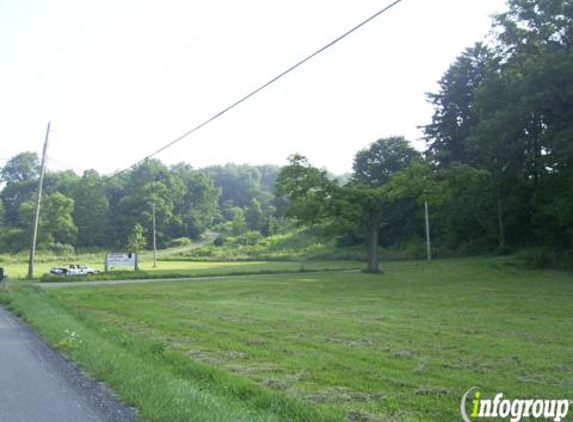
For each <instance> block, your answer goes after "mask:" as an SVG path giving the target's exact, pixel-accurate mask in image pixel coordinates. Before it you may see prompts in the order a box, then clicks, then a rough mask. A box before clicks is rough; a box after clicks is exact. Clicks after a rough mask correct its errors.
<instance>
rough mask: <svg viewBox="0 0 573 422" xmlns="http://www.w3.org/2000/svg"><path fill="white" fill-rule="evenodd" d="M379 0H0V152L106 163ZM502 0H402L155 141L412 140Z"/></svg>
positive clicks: (151, 141) (121, 163) (212, 145)
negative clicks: (430, 97) (444, 81)
mask: <svg viewBox="0 0 573 422" xmlns="http://www.w3.org/2000/svg"><path fill="white" fill-rule="evenodd" d="M390 3H391V1H389V0H361V1H357V0H313V1H307V0H306V1H305V0H290V1H288V2H285V1H281V2H278V1H269V0H244V1H241V2H238V1H236V0H235V1H233V0H211V1H189V0H162V1H149V0H98V1H78V0H71V1H67V0H2V1H0V54H1V57H2V59H1V62H0V63H1V65H0V166H2V165H3V164H4V163H5V162H6V160H7V159H9V158H10V157H12V156H14V155H15V154H17V153H19V152H22V151H36V152H38V153H40V152H41V149H42V144H43V140H44V135H45V130H46V125H47V122H48V121H49V120H50V121H51V122H52V131H51V132H50V146H49V150H48V156H49V161H48V168H49V169H50V170H64V169H73V170H75V171H77V172H81V171H83V170H85V169H88V168H93V169H96V170H98V171H100V172H102V173H106V174H109V173H112V172H114V171H117V170H121V169H123V168H126V167H128V166H130V165H131V164H133V163H135V162H137V161H139V160H140V159H142V158H144V157H145V156H147V155H149V154H150V153H152V152H154V151H156V150H157V149H159V148H161V147H162V146H164V145H165V144H167V143H169V142H170V141H172V140H174V139H175V138H177V137H178V136H180V135H181V134H183V133H185V132H187V131H188V130H190V129H191V128H193V127H195V126H196V125H198V124H199V123H201V122H203V121H204V120H206V119H208V118H209V117H211V116H212V115H214V114H216V113H218V112H219V111H221V110H222V109H224V108H225V107H227V106H228V105H230V104H232V103H233V102H234V101H236V100H238V99H239V98H241V97H242V96H243V95H245V94H247V93H249V92H251V91H252V90H254V89H255V88H257V87H258V86H260V85H262V84H263V83H265V82H266V81H268V80H269V79H271V78H272V77H274V76H276V75H277V74H279V73H280V72H282V71H283V70H285V69H286V68H288V67H289V66H291V65H292V64H294V63H296V62H297V61H299V60H301V59H302V58H304V57H305V56H307V55H309V54H310V53H312V52H314V51H315V50H317V49H318V48H320V47H322V46H323V45H325V44H326V43H328V42H330V41H331V40H332V39H334V38H336V37H337V36H339V35H341V34H342V33H343V32H345V31H346V30H348V29H350V28H351V27H353V26H354V25H356V24H358V23H359V22H361V21H362V20H364V19H365V18H367V17H369V16H370V15H372V14H374V13H375V12H377V11H378V10H380V9H382V8H383V7H385V6H386V5H389V4H390ZM505 9H506V6H505V2H504V0H432V1H429V0H403V1H402V2H401V3H400V4H398V5H397V6H395V7H394V8H392V9H391V10H389V11H388V12H387V13H384V14H383V15H381V16H380V17H378V18H377V19H375V20H373V21H372V22H370V23H369V24H368V25H366V26H364V27H363V28H361V29H360V30H359V31H357V32H356V33H354V34H352V35H351V36H349V37H348V38H346V39H344V40H343V41H341V42H340V43H338V44H336V45H335V46H333V47H332V48H331V49H329V50H328V51H326V52H325V53H323V54H321V55H319V56H317V57H316V58H315V59H313V60H312V61H310V62H308V63H306V64H305V65H303V66H301V67H300V68H298V69H297V70H295V71H294V72H292V73H290V74H289V75H287V76H286V77H285V78H283V79H281V80H279V81H278V82H277V83H275V84H273V85H272V86H271V87H269V88H268V89H266V90H264V91H262V92H261V93H259V94H258V95H256V96H255V97H253V98H251V99H250V100H248V101H246V102H245V103H243V104H241V105H240V106H239V107H237V108H235V109H233V110H231V111H230V112H229V113H227V114H226V115H224V116H223V117H221V118H219V119H217V120H216V121H214V122H213V123H211V124H209V125H207V126H205V127H204V128H203V129H201V130H199V131H198V132H196V133H194V134H193V135H191V136H189V137H188V138H186V139H184V140H182V141H181V142H179V143H177V144H176V145H174V146H173V147H171V148H169V149H167V150H166V151H164V152H162V153H161V154H159V155H158V156H157V158H159V159H161V160H162V161H164V162H165V163H168V164H175V163H178V162H185V163H189V164H191V165H192V166H193V167H196V168H199V167H205V166H209V165H216V164H225V163H228V162H234V163H249V164H277V165H284V164H286V162H287V157H288V156H289V155H290V154H293V153H301V154H303V155H306V156H307V157H308V159H309V161H310V162H311V163H312V164H313V165H315V166H318V167H324V168H327V169H328V170H330V171H331V172H333V173H335V174H342V173H346V172H349V171H351V168H352V159H353V157H354V155H355V154H356V152H357V151H359V150H360V149H363V148H366V147H368V145H369V144H370V143H372V142H374V141H376V140H377V139H380V138H383V137H387V136H396V135H401V136H405V137H406V138H407V139H408V140H410V141H411V142H412V144H413V145H414V146H415V147H416V148H418V149H420V150H421V149H423V147H424V143H423V141H422V140H421V136H422V134H421V131H420V129H419V126H420V125H425V124H428V123H430V121H431V116H432V107H431V106H430V105H429V104H428V103H427V101H426V97H425V93H427V92H435V91H436V90H437V87H438V86H437V81H438V80H439V79H440V77H441V76H442V75H443V74H444V72H445V71H446V70H447V68H448V67H449V65H450V64H451V63H452V62H453V61H454V60H455V59H456V57H457V56H458V55H459V54H460V53H461V52H462V51H463V50H464V49H465V48H467V47H470V46H472V45H473V44H474V43H475V42H477V41H483V40H484V39H485V38H486V36H487V35H488V33H489V32H490V29H491V15H492V14H494V13H499V12H503V11H504V10H505Z"/></svg>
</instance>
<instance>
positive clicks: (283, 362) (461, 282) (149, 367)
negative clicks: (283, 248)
mask: <svg viewBox="0 0 573 422" xmlns="http://www.w3.org/2000/svg"><path fill="white" fill-rule="evenodd" d="M383 271H384V272H383V273H382V274H379V275H367V274H358V273H309V274H296V275H293V274H290V275H288V274H284V275H258V276H253V277H251V278H241V279H225V280H211V281H207V280H202V281H200V280H195V281H189V282H184V283H161V284H149V285H124V286H109V287H98V288H89V287H85V288H82V287H78V288H74V289H58V290H53V291H50V292H44V291H36V290H33V289H26V288H24V289H20V290H16V291H12V292H10V293H8V294H6V293H4V294H0V297H3V298H4V300H9V301H11V306H12V307H13V309H15V310H16V311H17V312H19V313H21V314H24V315H25V316H26V318H28V319H29V320H30V321H32V323H33V324H34V325H36V326H37V327H38V328H39V330H40V331H41V332H42V333H43V334H44V335H45V336H46V337H47V338H48V339H50V341H52V342H53V343H54V344H56V345H57V346H59V347H60V348H61V349H62V350H64V351H66V352H67V353H68V354H70V356H71V357H72V358H74V359H76V360H77V361H79V362H80V364H82V365H83V366H84V367H85V368H86V370H88V372H91V373H92V374H94V375H95V376H96V377H98V378H102V379H105V380H107V381H108V383H110V385H112V386H113V387H114V389H116V391H117V392H118V394H119V395H120V396H121V397H123V398H124V400H126V401H128V402H129V403H130V404H135V405H137V406H138V407H139V408H140V409H142V413H143V414H144V415H145V416H147V417H150V418H152V419H153V420H158V421H169V422H173V421H177V420H181V421H183V420H189V419H188V418H189V417H190V416H189V415H192V417H193V418H194V420H268V421H271V420H273V421H275V420H276V421H279V420H285V421H286V420H290V421H302V420H305V421H309V422H310V421H320V420H345V419H346V420H358V421H370V422H381V421H408V422H410V421H412V422H413V421H455V420H460V416H459V402H460V398H461V396H462V394H463V393H464V392H465V391H466V390H468V389H469V388H470V387H472V386H474V385H478V386H480V387H481V390H482V391H483V392H484V393H485V394H487V395H489V396H491V397H493V395H494V394H495V393H497V392H503V393H504V394H505V395H506V396H508V397H511V398H518V397H519V398H524V397H526V398H529V397H543V398H562V397H567V398H569V399H571V396H570V394H571V391H573V375H572V373H573V353H572V352H573V334H572V329H573V314H572V313H571V309H572V307H571V300H572V299H573V276H572V275H571V273H560V272H534V271H526V270H522V269H519V268H517V267H515V266H512V265H510V263H509V262H508V261H507V260H505V259H468V260H450V261H441V262H433V263H425V262H407V263H404V262H395V263H386V264H384V265H383ZM66 330H67V332H66ZM71 331H74V332H76V333H77V335H74V336H70V332H71ZM78 339H79V340H78ZM134 365H136V366H134ZM137 365H139V366H137ZM214 368H215V369H214ZM122 371H123V372H122ZM133 371H137V372H136V373H137V374H139V375H137V376H134V375H133V376H129V375H128V374H130V373H133ZM121 374H124V375H125V376H121ZM124 378H129V379H124ZM150 383H151V384H153V385H154V387H153V392H148V391H147V390H146V388H147V389H149V388H150V387H149V384H150ZM145 386H147V387H145ZM184 386H187V387H185V388H184ZM162 394H163V395H162ZM165 394H167V396H165ZM203 395H208V398H205V397H203ZM166 400H167V401H166ZM210 400H214V401H216V402H217V403H218V404H217V406H214V405H213V404H212V403H211V401H210ZM178 403H179V404H178ZM209 403H211V404H209ZM185 412H190V413H185ZM186 418H187V419H186Z"/></svg>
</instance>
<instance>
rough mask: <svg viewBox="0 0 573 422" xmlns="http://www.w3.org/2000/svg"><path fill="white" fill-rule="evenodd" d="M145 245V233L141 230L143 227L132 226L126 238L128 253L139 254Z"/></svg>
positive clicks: (138, 225) (139, 225)
mask: <svg viewBox="0 0 573 422" xmlns="http://www.w3.org/2000/svg"><path fill="white" fill-rule="evenodd" d="M146 245H147V241H146V240H145V232H144V230H143V227H142V226H141V224H139V223H136V224H135V226H133V230H132V231H131V234H130V235H129V237H128V238H127V244H126V247H127V249H129V250H130V251H134V252H139V251H141V250H143V249H145V246H146Z"/></svg>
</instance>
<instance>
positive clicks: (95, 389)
mask: <svg viewBox="0 0 573 422" xmlns="http://www.w3.org/2000/svg"><path fill="white" fill-rule="evenodd" d="M0 422H143V420H142V419H140V418H138V417H137V416H136V415H135V412H134V410H133V409H131V408H128V407H126V406H124V405H123V404H121V403H120V402H118V401H117V400H116V399H115V398H114V397H113V396H112V395H111V393H110V392H109V391H108V390H107V389H106V388H105V387H104V386H103V385H102V384H100V383H97V382H95V381H92V380H90V379H88V378H86V377H85V376H84V375H83V374H82V372H81V371H80V370H78V369H77V368H76V367H75V366H74V365H72V364H71V363H70V362H69V361H68V360H66V359H65V358H64V357H63V356H62V355H60V354H59V353H58V352H56V351H54V350H53V349H51V348H50V347H49V346H47V345H46V343H44V341H43V340H41V339H40V338H39V337H38V335H37V334H35V332H34V331H33V330H32V329H30V328H29V327H28V325H27V324H25V323H24V322H22V321H21V320H20V319H18V318H16V317H14V316H13V315H12V314H11V313H10V312H8V311H7V310H5V309H3V308H2V307H0Z"/></svg>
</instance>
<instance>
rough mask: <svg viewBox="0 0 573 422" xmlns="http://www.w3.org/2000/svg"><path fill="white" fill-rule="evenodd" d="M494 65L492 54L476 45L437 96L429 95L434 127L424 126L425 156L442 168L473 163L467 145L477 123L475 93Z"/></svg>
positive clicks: (442, 82) (452, 68)
mask: <svg viewBox="0 0 573 422" xmlns="http://www.w3.org/2000/svg"><path fill="white" fill-rule="evenodd" d="M492 64H493V54H492V52H491V51H490V50H489V49H488V48H487V47H486V46H484V45H482V44H480V43H477V44H476V45H475V46H473V47H472V48H468V49H466V50H465V51H464V52H463V53H462V54H461V55H460V56H459V57H458V58H457V59H456V61H455V62H454V64H452V65H451V66H450V68H449V69H448V71H447V72H446V73H445V74H444V76H443V77H442V78H441V79H440V81H439V82H438V84H439V86H440V89H439V91H438V92H437V93H430V94H427V99H428V102H429V103H430V104H432V105H433V106H434V115H433V116H432V123H431V124H429V125H426V126H423V130H424V137H425V139H426V142H427V145H428V149H427V151H426V153H427V154H428V156H429V157H431V158H432V159H433V160H434V161H435V162H436V163H437V164H439V165H442V166H444V165H448V164H450V163H453V162H456V161H457V162H461V163H470V162H472V155H471V153H470V152H469V151H468V147H467V145H466V142H467V138H468V136H469V134H470V130H471V129H472V127H474V126H475V125H476V124H477V123H478V116H477V115H476V113H475V110H474V107H473V105H474V101H475V97H476V93H477V90H478V88H479V87H480V85H481V84H482V82H483V81H484V80H485V78H486V76H487V75H488V69H489V68H490V67H491V66H492Z"/></svg>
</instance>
